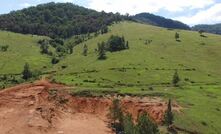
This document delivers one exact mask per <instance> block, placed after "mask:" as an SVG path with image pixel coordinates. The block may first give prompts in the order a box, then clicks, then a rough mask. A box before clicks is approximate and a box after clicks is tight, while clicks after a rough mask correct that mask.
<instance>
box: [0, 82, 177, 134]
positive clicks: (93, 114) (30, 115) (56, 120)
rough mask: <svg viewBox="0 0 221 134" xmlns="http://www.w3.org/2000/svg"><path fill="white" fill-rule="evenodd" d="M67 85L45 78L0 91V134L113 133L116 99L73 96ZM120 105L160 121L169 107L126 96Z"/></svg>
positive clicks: (159, 100)
mask: <svg viewBox="0 0 221 134" xmlns="http://www.w3.org/2000/svg"><path fill="white" fill-rule="evenodd" d="M67 88H68V87H66V86H64V85H60V84H53V83H50V82H48V81H46V80H42V81H38V82H35V83H31V84H21V85H18V86H15V87H12V88H8V89H5V90H3V91H0V134H112V133H113V132H112V130H111V129H110V128H109V127H108V124H109V123H108V121H109V120H108V118H107V114H108V113H109V107H110V106H111V104H112V99H113V98H112V97H111V98H108V97H106V98H93V97H73V96H71V95H69V94H68V92H67V91H66V90H65V89H67ZM54 89H56V90H54ZM121 104H122V107H123V110H124V111H125V112H129V113H131V114H132V115H133V117H134V118H136V117H137V115H138V114H139V113H140V112H144V111H145V112H147V113H148V114H149V115H150V116H151V117H152V118H153V119H154V120H155V121H156V122H157V123H161V122H162V119H163V114H164V111H165V110H166V108H167V103H166V102H165V101H163V100H161V99H160V98H147V97H145V98H143V99H141V98H138V97H124V98H121ZM173 109H174V110H176V111H179V109H180V107H179V106H178V105H177V104H173Z"/></svg>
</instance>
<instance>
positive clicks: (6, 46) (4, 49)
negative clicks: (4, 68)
mask: <svg viewBox="0 0 221 134" xmlns="http://www.w3.org/2000/svg"><path fill="white" fill-rule="evenodd" d="M8 48H9V46H8V45H2V46H0V51H1V52H6V51H7V50H8Z"/></svg>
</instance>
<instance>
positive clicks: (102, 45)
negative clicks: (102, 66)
mask: <svg viewBox="0 0 221 134" xmlns="http://www.w3.org/2000/svg"><path fill="white" fill-rule="evenodd" d="M106 58H107V57H106V52H105V43H104V42H101V43H98V59H99V60H105V59H106Z"/></svg>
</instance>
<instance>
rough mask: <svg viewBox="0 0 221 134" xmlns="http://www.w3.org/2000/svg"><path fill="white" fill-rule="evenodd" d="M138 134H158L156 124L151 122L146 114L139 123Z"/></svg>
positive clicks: (141, 116)
mask: <svg viewBox="0 0 221 134" xmlns="http://www.w3.org/2000/svg"><path fill="white" fill-rule="evenodd" d="M137 131H138V134H158V133H159V130H158V127H157V125H156V124H155V123H153V122H152V120H150V118H149V117H148V115H147V114H146V113H143V114H141V115H140V116H139V117H138V121H137Z"/></svg>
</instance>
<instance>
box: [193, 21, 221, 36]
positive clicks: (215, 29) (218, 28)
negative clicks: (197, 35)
mask: <svg viewBox="0 0 221 134" xmlns="http://www.w3.org/2000/svg"><path fill="white" fill-rule="evenodd" d="M192 29H193V30H195V31H204V32H208V33H214V34H221V23H220V24H214V25H196V26H194V27H192Z"/></svg>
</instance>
